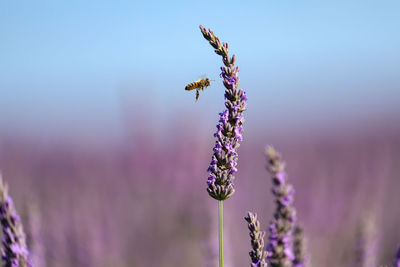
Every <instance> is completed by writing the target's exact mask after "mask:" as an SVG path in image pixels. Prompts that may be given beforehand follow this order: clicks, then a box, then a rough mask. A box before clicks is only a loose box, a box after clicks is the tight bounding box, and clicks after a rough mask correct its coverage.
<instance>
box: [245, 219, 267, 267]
mask: <svg viewBox="0 0 400 267" xmlns="http://www.w3.org/2000/svg"><path fill="white" fill-rule="evenodd" d="M244 219H245V220H246V221H247V222H248V227H249V230H250V238H251V247H252V248H253V250H252V251H250V252H249V255H250V258H251V264H250V267H266V266H267V263H266V262H265V258H266V257H267V252H266V251H264V236H265V232H263V231H260V222H259V221H258V220H257V214H256V213H251V212H249V213H248V214H247V217H245V218H244Z"/></svg>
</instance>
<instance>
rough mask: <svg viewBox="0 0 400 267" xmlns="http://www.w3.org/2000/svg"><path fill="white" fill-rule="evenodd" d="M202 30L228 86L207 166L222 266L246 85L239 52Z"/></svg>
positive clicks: (209, 190) (240, 139)
mask: <svg viewBox="0 0 400 267" xmlns="http://www.w3.org/2000/svg"><path fill="white" fill-rule="evenodd" d="M200 30H201V33H202V34H203V36H204V38H205V39H206V40H207V41H209V43H210V45H211V46H212V47H213V48H214V49H215V50H214V51H215V53H216V54H218V55H220V56H221V57H222V62H223V63H224V66H222V67H221V71H222V72H221V75H220V76H221V77H222V78H223V79H224V81H223V83H224V86H225V88H226V89H225V99H226V102H225V107H226V109H225V110H223V111H222V112H221V113H220V114H219V115H220V119H219V122H218V124H217V132H216V133H215V134H214V137H216V138H217V140H216V142H215V147H214V149H213V151H214V153H213V156H212V158H211V163H210V166H209V167H208V170H207V171H208V172H209V176H208V180H207V185H208V187H207V192H208V194H209V195H210V196H211V197H212V198H214V199H216V200H218V201H219V209H218V210H219V223H218V224H219V266H220V267H222V266H223V205H222V201H224V200H226V199H228V198H230V197H231V196H232V195H233V193H234V192H235V189H234V188H233V180H234V176H233V174H234V173H235V172H237V169H236V165H237V160H238V154H237V149H238V147H239V141H242V139H243V137H242V129H243V127H242V125H243V123H244V119H243V116H242V113H243V111H244V110H245V109H246V100H247V97H246V93H245V91H244V90H243V89H239V90H238V86H239V80H240V79H239V76H238V72H239V67H234V65H235V61H236V56H235V55H233V56H232V57H229V55H228V52H229V46H228V44H227V43H224V42H221V41H220V40H219V38H218V37H216V36H215V35H214V32H213V31H212V30H211V29H208V30H207V29H206V28H204V27H203V26H202V25H200Z"/></svg>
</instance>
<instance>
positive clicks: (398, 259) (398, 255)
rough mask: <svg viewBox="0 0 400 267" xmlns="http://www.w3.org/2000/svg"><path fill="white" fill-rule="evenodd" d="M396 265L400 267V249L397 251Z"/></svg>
mask: <svg viewBox="0 0 400 267" xmlns="http://www.w3.org/2000/svg"><path fill="white" fill-rule="evenodd" d="M395 265H396V267H400V248H399V250H398V251H397V257H396V262H395Z"/></svg>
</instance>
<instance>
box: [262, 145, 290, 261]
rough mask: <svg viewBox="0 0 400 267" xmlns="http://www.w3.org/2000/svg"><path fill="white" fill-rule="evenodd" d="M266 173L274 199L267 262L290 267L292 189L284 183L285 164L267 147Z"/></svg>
mask: <svg viewBox="0 0 400 267" xmlns="http://www.w3.org/2000/svg"><path fill="white" fill-rule="evenodd" d="M266 155H267V159H268V166H267V169H268V171H269V172H270V173H271V174H272V182H273V187H272V193H273V195H274V196H275V198H276V201H275V202H276V209H275V213H274V218H273V220H272V221H271V223H270V226H269V244H268V246H267V251H268V258H267V259H268V261H269V263H270V265H271V266H272V267H289V266H290V267H291V266H293V261H294V260H295V257H294V254H293V248H292V233H293V227H294V223H295V221H296V211H295V209H294V207H293V196H294V189H293V187H292V185H290V184H288V183H287V182H286V173H285V164H284V163H283V162H282V161H281V157H280V155H279V154H278V153H277V152H276V151H275V150H274V149H273V148H272V147H267V149H266Z"/></svg>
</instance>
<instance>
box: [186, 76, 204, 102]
mask: <svg viewBox="0 0 400 267" xmlns="http://www.w3.org/2000/svg"><path fill="white" fill-rule="evenodd" d="M208 86H210V79H208V78H201V79H200V80H197V81H195V82H192V83H189V84H188V85H186V87H185V90H186V91H192V90H194V89H196V101H197V100H198V99H199V96H200V93H199V90H204V88H205V87H208Z"/></svg>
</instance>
